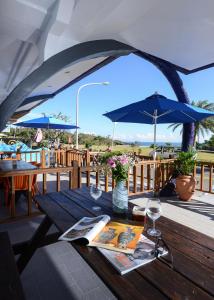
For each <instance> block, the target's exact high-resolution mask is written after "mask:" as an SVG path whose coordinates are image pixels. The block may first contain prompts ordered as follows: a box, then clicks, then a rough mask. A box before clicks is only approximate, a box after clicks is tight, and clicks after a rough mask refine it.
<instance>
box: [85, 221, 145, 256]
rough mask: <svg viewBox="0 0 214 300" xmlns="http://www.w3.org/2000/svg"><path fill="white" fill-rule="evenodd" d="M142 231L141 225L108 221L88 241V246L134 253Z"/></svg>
mask: <svg viewBox="0 0 214 300" xmlns="http://www.w3.org/2000/svg"><path fill="white" fill-rule="evenodd" d="M142 231H143V226H135V225H129V224H123V223H117V222H110V223H108V224H107V225H106V226H105V227H104V228H103V229H102V230H101V232H99V233H98V234H97V236H96V237H95V238H94V239H93V240H92V241H91V242H90V243H89V246H96V247H102V248H106V249H110V250H114V251H119V252H124V253H134V250H135V248H136V245H137V243H138V241H139V238H140V235H141V233H142Z"/></svg>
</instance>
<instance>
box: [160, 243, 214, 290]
mask: <svg viewBox="0 0 214 300" xmlns="http://www.w3.org/2000/svg"><path fill="white" fill-rule="evenodd" d="M171 250H172V253H173V266H174V270H175V271H176V272H178V273H180V274H182V275H183V276H185V277H186V278H188V279H189V280H191V281H192V282H194V283H195V284H197V285H198V286H199V287H200V288H201V289H203V290H205V291H206V292H208V293H210V294H212V295H214V284H213V282H214V273H213V270H211V269H208V268H206V267H205V266H204V265H202V264H201V263H200V262H197V261H196V260H194V259H192V258H190V257H188V256H186V255H184V254H183V253H181V252H180V251H178V250H177V249H175V248H171ZM161 260H163V261H165V257H162V258H161Z"/></svg>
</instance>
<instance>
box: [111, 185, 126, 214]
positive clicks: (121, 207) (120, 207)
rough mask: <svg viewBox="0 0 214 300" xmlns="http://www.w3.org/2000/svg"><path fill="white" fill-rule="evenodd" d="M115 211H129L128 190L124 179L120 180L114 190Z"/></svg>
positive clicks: (113, 204) (122, 212) (119, 212)
mask: <svg viewBox="0 0 214 300" xmlns="http://www.w3.org/2000/svg"><path fill="white" fill-rule="evenodd" d="M112 206H113V212H115V213H117V214H125V213H127V211H128V190H127V188H126V187H125V186H124V182H123V181H118V182H117V183H116V187H115V188H114V189H113V191H112Z"/></svg>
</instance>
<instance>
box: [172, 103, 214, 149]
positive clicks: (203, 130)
mask: <svg viewBox="0 0 214 300" xmlns="http://www.w3.org/2000/svg"><path fill="white" fill-rule="evenodd" d="M191 105H194V106H197V107H200V108H204V109H207V110H210V111H214V103H210V102H208V101H207V100H199V101H192V102H191ZM194 124H195V132H194V145H196V138H197V137H198V139H199V136H200V135H201V136H202V137H204V136H205V134H208V133H210V132H211V133H214V118H213V117H210V118H207V119H204V120H202V121H197V122H195V123H194ZM181 125H183V124H181V123H176V124H174V123H173V124H171V125H169V126H168V128H172V130H173V132H174V131H175V130H176V129H177V128H178V127H180V126H181ZM182 130H183V129H181V131H180V133H182Z"/></svg>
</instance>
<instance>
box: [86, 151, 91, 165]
mask: <svg viewBox="0 0 214 300" xmlns="http://www.w3.org/2000/svg"><path fill="white" fill-rule="evenodd" d="M85 158H86V166H90V152H89V150H88V149H87V150H86V154H85Z"/></svg>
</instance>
